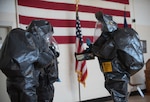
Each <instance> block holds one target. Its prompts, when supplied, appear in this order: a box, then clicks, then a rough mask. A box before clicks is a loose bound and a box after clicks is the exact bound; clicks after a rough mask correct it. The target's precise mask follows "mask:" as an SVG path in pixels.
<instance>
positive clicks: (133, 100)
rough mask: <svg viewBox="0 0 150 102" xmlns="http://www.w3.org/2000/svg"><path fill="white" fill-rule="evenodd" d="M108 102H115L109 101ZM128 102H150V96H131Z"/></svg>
mask: <svg viewBox="0 0 150 102" xmlns="http://www.w3.org/2000/svg"><path fill="white" fill-rule="evenodd" d="M107 102H113V101H107ZM128 102H150V95H145V96H144V98H142V97H141V96H140V95H136V96H130V97H129V100H128Z"/></svg>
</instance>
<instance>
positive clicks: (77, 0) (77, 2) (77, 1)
mask: <svg viewBox="0 0 150 102" xmlns="http://www.w3.org/2000/svg"><path fill="white" fill-rule="evenodd" d="M79 1H80V0H76V11H78V4H79Z"/></svg>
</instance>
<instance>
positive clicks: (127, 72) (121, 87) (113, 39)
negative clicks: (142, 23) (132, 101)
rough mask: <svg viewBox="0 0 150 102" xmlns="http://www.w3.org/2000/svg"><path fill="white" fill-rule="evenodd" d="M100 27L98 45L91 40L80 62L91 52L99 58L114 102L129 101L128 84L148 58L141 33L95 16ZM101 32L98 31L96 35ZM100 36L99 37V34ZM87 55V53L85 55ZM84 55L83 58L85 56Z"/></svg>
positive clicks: (108, 18) (98, 13) (106, 16)
mask: <svg viewBox="0 0 150 102" xmlns="http://www.w3.org/2000/svg"><path fill="white" fill-rule="evenodd" d="M95 16H96V19H97V20H98V22H97V24H98V25H97V27H98V28H100V29H101V34H99V36H97V37H94V38H95V42H94V43H93V44H91V43H90V42H89V41H87V45H88V46H89V48H87V50H85V51H84V52H83V53H82V54H81V55H80V54H79V55H78V56H79V57H76V58H79V60H80V59H81V60H87V59H86V58H89V57H88V56H86V55H89V54H87V53H90V54H91V53H92V54H93V56H96V57H97V58H98V61H99V64H100V67H101V68H100V69H101V71H102V72H103V74H104V77H105V88H106V89H107V90H108V91H109V93H110V94H111V96H112V99H113V101H114V102H128V83H129V80H130V76H132V75H134V74H135V73H137V72H138V71H139V70H141V69H142V68H143V65H144V58H143V52H142V46H141V43H140V40H139V37H138V34H137V32H136V31H135V30H133V29H132V28H118V26H117V23H116V22H114V21H113V19H112V16H110V15H106V14H103V13H102V12H101V11H99V12H97V13H95ZM97 31H100V30H98V29H97V28H96V32H95V33H98V32H97ZM96 35H97V34H96ZM84 53H86V54H84ZM81 56H82V57H81Z"/></svg>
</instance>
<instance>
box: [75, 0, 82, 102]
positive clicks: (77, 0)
mask: <svg viewBox="0 0 150 102" xmlns="http://www.w3.org/2000/svg"><path fill="white" fill-rule="evenodd" d="M78 3H79V0H76V16H78ZM77 77H78V74H77ZM78 88H79V89H78V91H79V102H81V91H80V82H79V81H78Z"/></svg>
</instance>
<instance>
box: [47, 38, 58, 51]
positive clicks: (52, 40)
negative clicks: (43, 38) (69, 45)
mask: <svg viewBox="0 0 150 102" xmlns="http://www.w3.org/2000/svg"><path fill="white" fill-rule="evenodd" d="M49 43H50V48H52V49H53V50H55V51H56V52H58V53H59V47H58V43H57V41H56V40H55V38H54V37H53V36H51V37H50V38H49Z"/></svg>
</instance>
